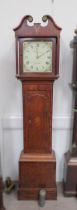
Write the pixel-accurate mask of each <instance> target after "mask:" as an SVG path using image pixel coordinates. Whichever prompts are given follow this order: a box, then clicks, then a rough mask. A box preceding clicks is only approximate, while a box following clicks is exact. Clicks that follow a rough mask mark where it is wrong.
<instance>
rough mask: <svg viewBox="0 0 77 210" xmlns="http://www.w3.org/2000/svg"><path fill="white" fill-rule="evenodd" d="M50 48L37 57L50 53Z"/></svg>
mask: <svg viewBox="0 0 77 210" xmlns="http://www.w3.org/2000/svg"><path fill="white" fill-rule="evenodd" d="M48 52H49V50H47V51H45V52H44V53H42V54H41V55H38V56H37V58H40V57H41V56H43V55H45V54H46V53H48Z"/></svg>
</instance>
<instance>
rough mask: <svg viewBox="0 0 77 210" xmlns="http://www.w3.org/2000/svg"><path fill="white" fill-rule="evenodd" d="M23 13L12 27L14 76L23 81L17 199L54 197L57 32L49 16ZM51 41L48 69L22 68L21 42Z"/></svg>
mask: <svg viewBox="0 0 77 210" xmlns="http://www.w3.org/2000/svg"><path fill="white" fill-rule="evenodd" d="M32 21H33V18H32V17H31V16H25V17H24V18H23V19H22V21H21V23H20V25H19V26H18V27H17V28H15V29H14V31H15V36H16V77H17V78H18V79H20V80H21V81H22V96H23V138H24V148H23V152H22V153H21V156H20V160H19V190H18V198H19V199H38V197H39V192H40V190H41V189H42V188H43V189H45V190H46V199H56V197H57V188H56V158H55V153H54V152H53V151H52V102H53V82H54V80H55V79H57V78H58V77H59V42H60V31H61V28H60V27H58V26H57V25H56V24H55V22H54V20H53V19H52V18H51V17H50V16H44V17H43V18H42V23H43V25H42V24H40V23H33V22H32ZM24 42H28V43H31V42H39V43H41V42H52V53H51V59H52V67H51V69H50V72H41V71H40V69H39V72H30V71H29V72H24V71H23V43H24Z"/></svg>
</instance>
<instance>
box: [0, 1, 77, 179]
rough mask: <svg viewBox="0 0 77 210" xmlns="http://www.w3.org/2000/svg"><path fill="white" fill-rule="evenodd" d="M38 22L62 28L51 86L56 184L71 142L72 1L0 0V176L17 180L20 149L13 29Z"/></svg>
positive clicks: (75, 16)
mask: <svg viewBox="0 0 77 210" xmlns="http://www.w3.org/2000/svg"><path fill="white" fill-rule="evenodd" d="M27 14H30V15H32V16H33V17H34V21H35V22H41V17H42V16H43V15H45V14H48V15H51V16H52V17H53V18H54V20H55V22H56V23H57V25H59V26H60V27H61V28H62V32H61V39H60V68H59V69H60V78H59V79H58V80H57V81H56V82H55V83H54V98H53V99H54V100H53V148H54V150H55V152H56V159H57V173H56V179H57V181H62V180H63V161H64V160H63V157H64V153H65V152H66V151H67V150H68V149H69V148H70V142H71V139H72V121H73V111H72V108H73V96H72V91H71V89H70V87H69V83H70V82H71V78H72V60H73V59H72V55H73V52H72V49H70V46H69V45H70V41H71V40H72V39H73V36H74V29H75V28H76V26H77V1H76V0H71V1H70V0H68V1H67V0H64V1H62V0H54V1H53V3H52V0H39V1H36V0H23V1H21V0H13V1H10V0H7V1H4V0H0V146H1V147H0V148H1V150H0V152H1V164H2V175H3V178H4V179H5V178H6V176H11V177H12V178H13V179H18V159H19V155H20V152H21V150H22V148H23V134H22V90H21V82H20V81H18V80H17V79H16V78H15V70H16V66H15V37H14V32H13V28H14V27H16V26H17V25H18V24H19V23H20V21H21V19H22V17H23V16H24V15H27Z"/></svg>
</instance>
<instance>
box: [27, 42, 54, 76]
mask: <svg viewBox="0 0 77 210" xmlns="http://www.w3.org/2000/svg"><path fill="white" fill-rule="evenodd" d="M51 71H52V42H51V41H24V42H23V72H51Z"/></svg>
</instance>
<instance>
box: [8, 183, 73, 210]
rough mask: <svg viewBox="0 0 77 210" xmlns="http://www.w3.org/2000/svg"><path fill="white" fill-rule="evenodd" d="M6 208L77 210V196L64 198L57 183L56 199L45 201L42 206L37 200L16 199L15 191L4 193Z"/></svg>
mask: <svg viewBox="0 0 77 210" xmlns="http://www.w3.org/2000/svg"><path fill="white" fill-rule="evenodd" d="M4 203H5V207H6V210H40V209H44V210H77V198H74V197H71V198H66V197H64V196H63V194H62V188H61V184H59V185H58V198H57V201H46V203H45V206H44V207H43V208H41V207H39V205H38V202H37V201H18V200H17V195H16V192H13V193H11V194H10V195H6V194H4Z"/></svg>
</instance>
